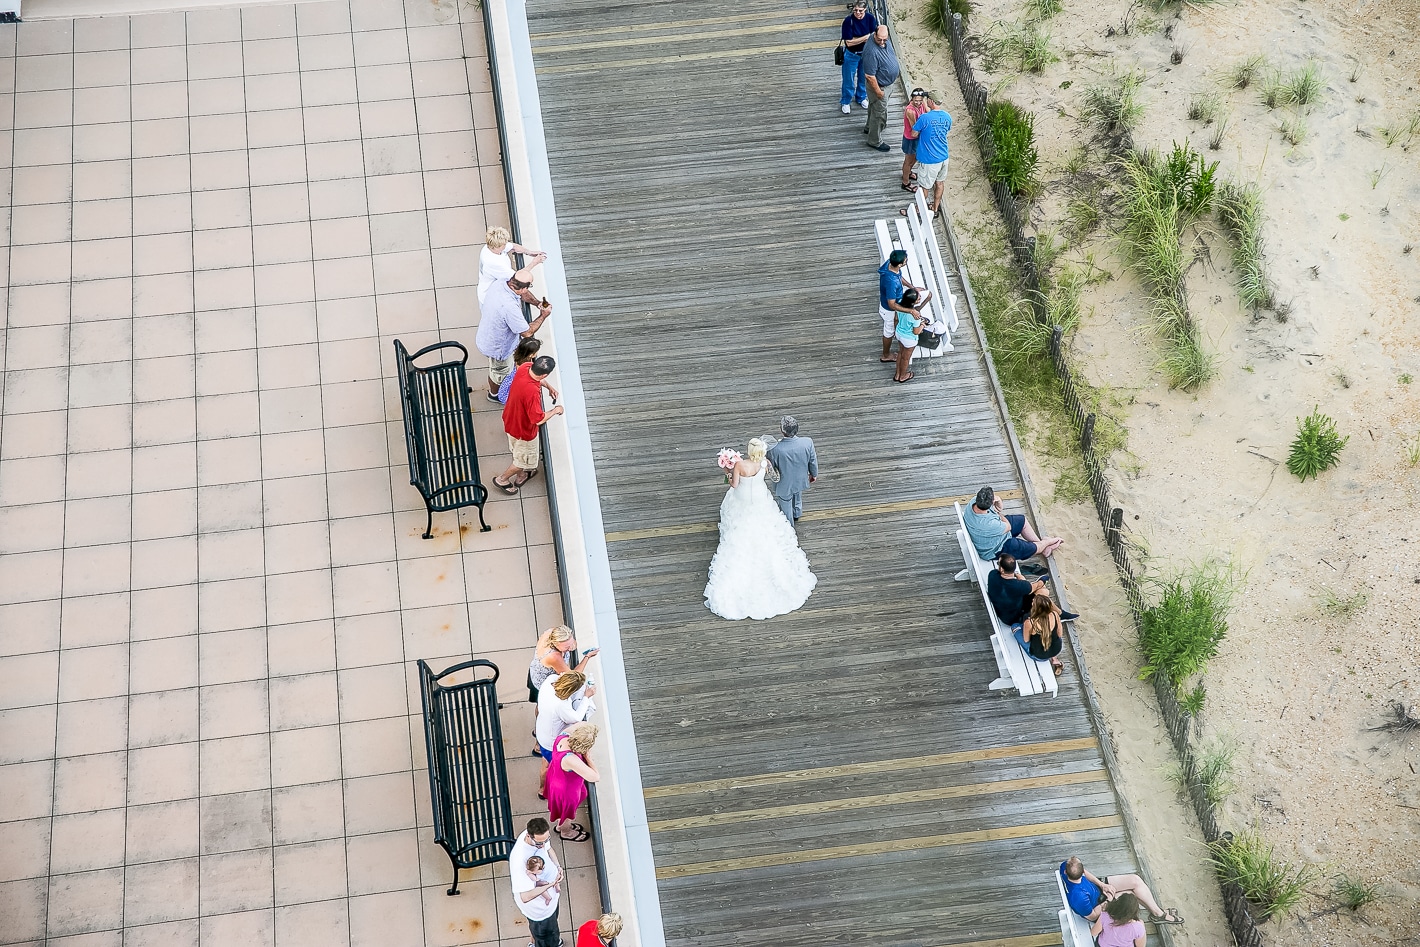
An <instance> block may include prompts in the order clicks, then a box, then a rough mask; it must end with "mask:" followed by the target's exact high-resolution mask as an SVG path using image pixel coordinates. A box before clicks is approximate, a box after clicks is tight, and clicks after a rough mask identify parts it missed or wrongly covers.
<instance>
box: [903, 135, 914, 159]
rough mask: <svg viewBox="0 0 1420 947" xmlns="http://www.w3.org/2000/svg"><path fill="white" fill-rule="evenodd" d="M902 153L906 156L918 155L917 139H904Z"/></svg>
mask: <svg viewBox="0 0 1420 947" xmlns="http://www.w3.org/2000/svg"><path fill="white" fill-rule="evenodd" d="M902 153H903V154H905V155H915V154H917V139H916V138H904V139H902Z"/></svg>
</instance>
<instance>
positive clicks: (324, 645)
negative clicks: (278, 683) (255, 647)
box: [267, 620, 335, 675]
mask: <svg viewBox="0 0 1420 947" xmlns="http://www.w3.org/2000/svg"><path fill="white" fill-rule="evenodd" d="M267 649H268V652H267V653H268V660H269V662H270V665H271V673H272V674H273V675H298V674H311V673H315V672H318V671H331V670H334V669H335V623H334V622H333V621H329V620H322V621H309V622H296V623H294V624H289V625H273V626H271V628H270V630H269V634H268V636H267Z"/></svg>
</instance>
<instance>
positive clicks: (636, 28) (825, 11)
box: [529, 5, 843, 43]
mask: <svg viewBox="0 0 1420 947" xmlns="http://www.w3.org/2000/svg"><path fill="white" fill-rule="evenodd" d="M842 12H843V7H842V6H841V5H834V6H831V7H811V8H809V9H807V10H779V11H777V12H775V13H738V14H735V15H734V16H710V17H705V18H704V19H700V20H665V21H663V22H660V23H629V24H627V25H625V26H608V27H604V28H602V29H599V30H557V31H555V32H552V33H533V34H531V35H530V36H529V38H530V39H531V40H532V41H533V42H534V43H536V42H538V41H539V40H545V39H561V38H563V37H565V36H607V35H610V34H613V33H615V34H617V35H624V34H626V33H644V32H645V31H647V30H678V29H684V28H685V27H687V26H714V25H716V24H718V23H748V22H751V21H753V22H755V23H764V22H767V21H770V20H787V19H792V18H793V17H796V16H828V15H829V14H830V13H842ZM833 22H834V23H839V22H841V20H834V21H833Z"/></svg>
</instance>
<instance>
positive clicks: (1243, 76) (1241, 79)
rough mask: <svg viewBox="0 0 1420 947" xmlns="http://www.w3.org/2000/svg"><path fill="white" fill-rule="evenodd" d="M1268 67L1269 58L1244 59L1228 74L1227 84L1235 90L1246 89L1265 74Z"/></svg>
mask: <svg viewBox="0 0 1420 947" xmlns="http://www.w3.org/2000/svg"><path fill="white" fill-rule="evenodd" d="M1266 67H1267V57H1265V56H1252V57H1250V58H1248V59H1244V60H1243V61H1242V62H1240V63H1238V64H1237V65H1236V66H1234V67H1233V68H1231V69H1229V70H1228V72H1227V77H1226V78H1227V82H1228V84H1229V85H1230V86H1232V87H1233V88H1234V89H1246V88H1247V87H1248V86H1250V85H1252V84H1253V83H1254V82H1256V81H1257V79H1258V78H1259V77H1260V76H1261V75H1262V74H1263V70H1264V69H1265V68H1266Z"/></svg>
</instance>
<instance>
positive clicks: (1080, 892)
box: [1060, 855, 1183, 924]
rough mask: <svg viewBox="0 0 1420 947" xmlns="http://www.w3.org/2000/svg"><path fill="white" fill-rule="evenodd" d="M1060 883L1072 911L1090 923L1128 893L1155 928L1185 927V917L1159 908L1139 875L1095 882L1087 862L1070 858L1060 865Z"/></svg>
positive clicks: (1119, 876) (1106, 878)
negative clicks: (1143, 909)
mask: <svg viewBox="0 0 1420 947" xmlns="http://www.w3.org/2000/svg"><path fill="white" fill-rule="evenodd" d="M1060 880H1061V881H1063V882H1064V883H1065V900H1066V902H1067V903H1068V904H1069V905H1070V910H1072V911H1074V912H1075V913H1076V914H1078V915H1080V916H1081V917H1083V918H1084V919H1085V920H1087V921H1095V920H1098V919H1099V916H1100V908H1101V906H1102V905H1103V904H1104V903H1105V902H1106V901H1109V900H1111V899H1113V897H1114V896H1115V895H1116V894H1119V893H1120V892H1121V891H1128V892H1130V893H1131V894H1133V895H1134V897H1136V898H1138V899H1139V903H1140V904H1142V905H1144V907H1145V908H1147V909H1148V911H1149V920H1151V921H1152V922H1153V923H1155V924H1182V923H1183V915H1181V914H1179V913H1178V912H1177V911H1175V910H1173V909H1172V908H1162V907H1159V902H1157V901H1155V900H1154V893H1153V892H1152V891H1150V890H1149V886H1148V885H1146V884H1144V879H1143V878H1140V877H1139V876H1138V875H1109V876H1108V877H1105V878H1096V877H1095V876H1094V875H1092V874H1090V873H1089V872H1088V871H1085V865H1084V862H1082V861H1080V859H1078V858H1076V857H1075V856H1074V855H1071V856H1070V857H1069V858H1067V859H1065V860H1064V861H1063V862H1061V863H1060Z"/></svg>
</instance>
